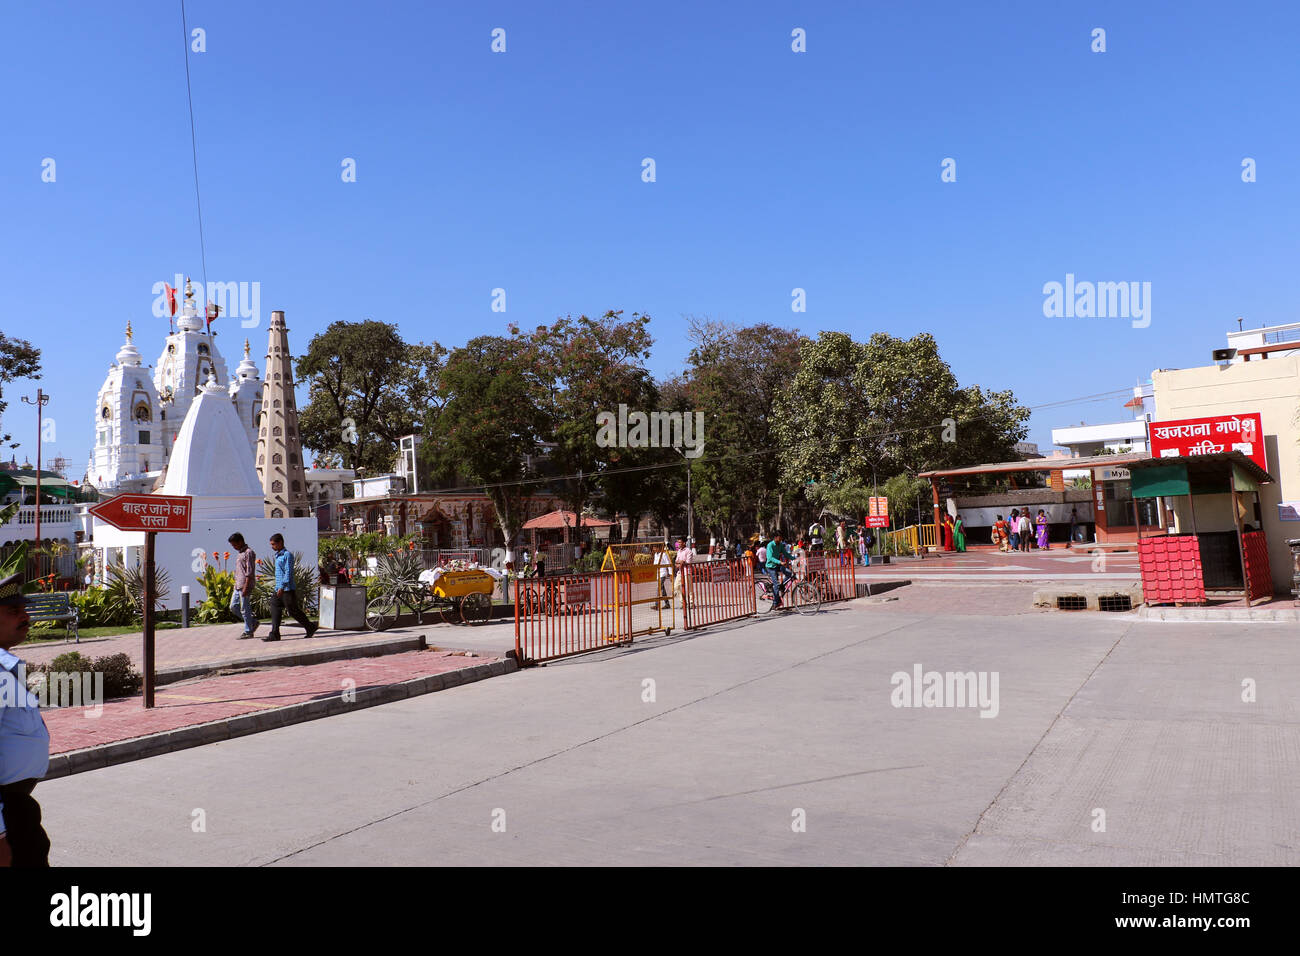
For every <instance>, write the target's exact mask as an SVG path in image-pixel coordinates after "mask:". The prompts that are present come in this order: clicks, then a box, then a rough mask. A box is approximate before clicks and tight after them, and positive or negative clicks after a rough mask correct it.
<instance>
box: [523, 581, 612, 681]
mask: <svg viewBox="0 0 1300 956" xmlns="http://www.w3.org/2000/svg"><path fill="white" fill-rule="evenodd" d="M628 586H629V581H628V574H627V572H626V571H604V572H596V573H594V574H565V575H557V576H555V577H549V578H540V579H538V578H522V579H520V580H519V582H518V587H517V588H516V590H515V657H516V659H517V660H518V661H519V663H520V664H521V665H527V664H538V663H541V662H542V661H549V660H555V659H556V658H559V657H567V656H568V655H570V654H581V653H583V652H585V651H594V650H599V649H600V648H602V647H610V646H612V645H614V644H627V643H631V640H632V615H631V605H629V604H627V603H626V602H624V601H620V600H619V589H620V588H621V589H622V590H623V592H624V593H626V592H627V589H628Z"/></svg>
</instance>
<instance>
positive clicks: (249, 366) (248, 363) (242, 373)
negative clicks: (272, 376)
mask: <svg viewBox="0 0 1300 956" xmlns="http://www.w3.org/2000/svg"><path fill="white" fill-rule="evenodd" d="M235 377H236V378H238V379H239V380H240V381H243V380H244V379H256V378H257V364H256V363H255V362H254V361H253V355H252V347H251V346H250V345H249V344H248V339H244V360H243V361H242V362H240V363H239V367H238V368H236V369H235Z"/></svg>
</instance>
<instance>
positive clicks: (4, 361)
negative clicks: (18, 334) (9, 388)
mask: <svg viewBox="0 0 1300 956" xmlns="http://www.w3.org/2000/svg"><path fill="white" fill-rule="evenodd" d="M40 377H41V350H40V349H38V348H36V347H35V346H33V345H32V343H31V342H28V341H27V340H26V339H15V338H10V337H9V336H7V335H5V334H4V333H3V332H0V421H2V420H3V417H4V410H5V408H6V407H7V406H8V402H6V401H5V400H4V386H5V384H6V383H8V382H12V381H14V380H16V379H20V378H40ZM11 437H12V436H11V435H8V434H3V435H0V441H8V440H9V439H10V438H11ZM38 440H39V436H38Z"/></svg>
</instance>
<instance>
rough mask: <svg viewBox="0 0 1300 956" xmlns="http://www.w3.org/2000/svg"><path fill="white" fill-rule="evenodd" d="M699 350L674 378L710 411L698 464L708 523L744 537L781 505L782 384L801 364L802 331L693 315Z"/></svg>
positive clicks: (685, 403)
mask: <svg viewBox="0 0 1300 956" xmlns="http://www.w3.org/2000/svg"><path fill="white" fill-rule="evenodd" d="M689 323H690V328H689V333H688V335H689V338H690V341H691V351H690V353H689V355H688V356H687V369H686V373H685V375H684V376H683V377H682V378H681V379H680V380H678V381H677V382H675V383H674V385H675V387H676V388H678V389H680V392H681V398H680V399H678V400H677V402H678V404H680V405H681V406H682V407H683V408H686V409H689V410H692V411H701V412H703V413H704V422H705V432H704V437H705V443H704V454H703V455H701V456H700V457H699V458H698V459H696V461H695V462H694V463H693V464H692V465H691V468H692V474H691V484H692V490H693V492H694V495H695V499H696V506H697V509H698V511H699V513H700V515H701V516H702V517H703V519H704V521H705V523H706V524H707V526H708V527H710V528H712V529H714V530H715V532H716V531H721V533H722V536H723V537H727V538H730V539H732V540H739V539H740V538H741V537H742V536H743V535H744V534H746V533H747V532H748V531H749V530H750V528H752V526H753V524H755V523H756V524H757V525H758V526H759V528H760V529H762V530H764V531H766V530H768V526H769V524H770V523H771V522H772V521H773V520H774V519H775V517H776V516H777V514H778V512H779V511H780V508H781V501H780V477H781V472H782V469H783V467H784V465H783V462H782V459H781V456H780V455H778V454H775V453H774V452H775V449H776V447H777V441H776V437H775V435H774V433H773V422H774V417H775V412H776V409H777V406H778V404H779V402H780V401H781V398H780V396H781V392H782V385H783V383H784V382H785V381H787V380H788V379H790V378H791V377H792V376H793V375H794V374H795V372H796V370H797V369H798V367H799V341H800V336H799V333H798V332H796V331H793V330H790V329H782V328H778V327H777V326H773V325H767V324H759V325H751V326H738V325H734V324H729V323H725V322H720V321H716V320H710V319H702V318H695V317H692V318H691V319H690V320H689Z"/></svg>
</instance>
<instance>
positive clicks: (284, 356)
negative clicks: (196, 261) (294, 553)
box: [86, 280, 312, 518]
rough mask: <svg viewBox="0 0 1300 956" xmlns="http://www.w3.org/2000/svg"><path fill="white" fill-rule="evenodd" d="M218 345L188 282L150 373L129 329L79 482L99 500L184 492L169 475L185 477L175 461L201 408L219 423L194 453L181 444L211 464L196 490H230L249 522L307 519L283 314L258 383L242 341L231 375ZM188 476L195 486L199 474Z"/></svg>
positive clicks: (274, 324)
mask: <svg viewBox="0 0 1300 956" xmlns="http://www.w3.org/2000/svg"><path fill="white" fill-rule="evenodd" d="M216 339H217V336H216V333H215V332H213V331H212V323H211V321H210V320H209V319H208V318H207V317H205V316H204V315H203V313H202V310H201V307H200V305H199V303H197V302H196V301H195V299H194V292H193V289H192V286H191V284H190V282H189V280H186V283H185V298H184V303H183V305H182V306H181V308H180V311H179V314H178V315H177V316H176V321H175V328H174V331H172V332H170V333H169V334H168V335H167V337H166V339H165V340H164V341H163V344H162V352H161V353H160V354H159V356H158V361H157V363H156V364H155V365H153V366H145V365H144V364H143V357H142V356H141V354H140V351H139V349H137V348H136V346H135V342H134V332H133V330H132V328H131V323H130V322H128V323H127V326H126V341H125V342H124V343H123V345H122V348H121V349H119V350H118V353H117V357H116V361H115V362H114V363H113V365H112V367H111V368H110V369H109V371H108V375H107V376H106V377H105V379H104V384H103V385H102V386H101V387H100V390H99V396H98V398H97V400H96V402H95V447H94V449H93V450H92V453H91V454H90V456H89V461H90V466H89V468H88V469H87V473H86V481H87V482H89V483H90V484H91V485H93V486H94V487H95V488H97V489H98V490H99V492H100V493H101V494H105V495H114V494H122V493H125V492H136V493H141V492H143V493H148V492H152V491H160V490H162V489H164V488H167V489H169V490H170V491H172V492H173V493H186V492H182V491H181V490H180V488H181V486H183V485H188V484H190V478H181V477H179V476H178V475H177V474H175V473H174V472H175V471H176V470H177V469H178V468H179V469H180V470H182V471H188V468H189V464H190V463H189V462H188V461H187V462H185V463H184V464H182V463H181V462H179V461H177V451H178V448H179V443H178V439H179V438H180V437H181V434H182V432H183V431H184V430H185V425H186V421H187V419H188V418H190V417H191V416H190V414H189V413H190V411H191V409H192V408H193V407H194V406H195V405H196V404H198V403H199V401H200V399H203V400H204V402H206V403H208V404H210V405H211V406H212V411H211V412H209V413H208V414H207V415H205V416H204V419H205V420H209V421H211V422H214V423H216V422H219V427H217V428H216V430H215V431H213V432H212V433H211V434H210V435H209V436H207V437H202V438H201V440H200V441H199V442H198V447H197V449H191V448H189V446H188V445H187V453H189V452H191V451H193V450H199V451H201V453H202V454H203V455H204V457H205V458H206V459H207V460H208V461H209V469H208V470H207V473H206V475H205V476H204V477H203V481H204V484H205V485H208V486H211V487H222V486H224V487H226V488H232V489H237V490H238V494H237V495H236V497H238V498H240V499H241V502H240V508H241V510H242V511H244V512H245V516H247V517H252V516H254V515H256V516H257V517H263V516H264V517H267V518H298V517H306V516H309V515H311V514H312V503H311V501H310V500H309V497H308V488H307V477H306V473H305V471H304V467H303V459H302V445H301V439H300V437H299V434H298V411H297V404H296V402H295V400H294V394H293V382H294V380H293V358H292V355H291V354H290V352H289V337H288V329H287V328H286V327H285V324H284V313H283V312H273V313H272V315H271V328H270V332H269V335H268V341H267V352H266V374H265V376H264V377H263V376H262V375H260V374H259V372H258V367H257V365H256V363H254V361H253V359H252V347H251V346H250V344H249V342H248V340H247V339H245V340H244V356H243V359H242V360H241V361H240V363H239V365H238V366H236V368H235V371H234V373H233V374H231V373H230V372H229V371H228V369H227V366H226V360H225V358H224V357H223V356H222V354H221V352H220V351H219V350H218V348H217V341H216ZM218 405H219V406H221V408H220V410H219V412H218V410H217V408H216V406H218ZM264 412H265V413H266V414H265V415H264V414H263V413H264ZM192 430H193V428H192V427H191V431H192ZM217 436H219V437H220V439H221V442H220V445H221V449H222V451H221V453H220V454H217V453H216V449H215V448H207V447H206V445H207V443H208V441H207V439H208V438H215V437H217ZM231 443H233V445H237V446H238V447H233V445H232V444H231ZM254 462H256V464H255V465H254ZM250 475H251V478H250ZM191 477H193V478H197V477H198V474H197V472H196V474H195V475H193V476H191ZM250 481H251V483H252V485H251V486H250ZM214 482H215V483H216V484H213V483H214ZM252 486H255V487H256V488H257V491H256V495H257V497H258V505H257V507H256V508H253V507H251V505H250V500H251V499H250V495H251V494H252V492H251V491H250V487H252ZM190 493H192V492H190Z"/></svg>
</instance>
